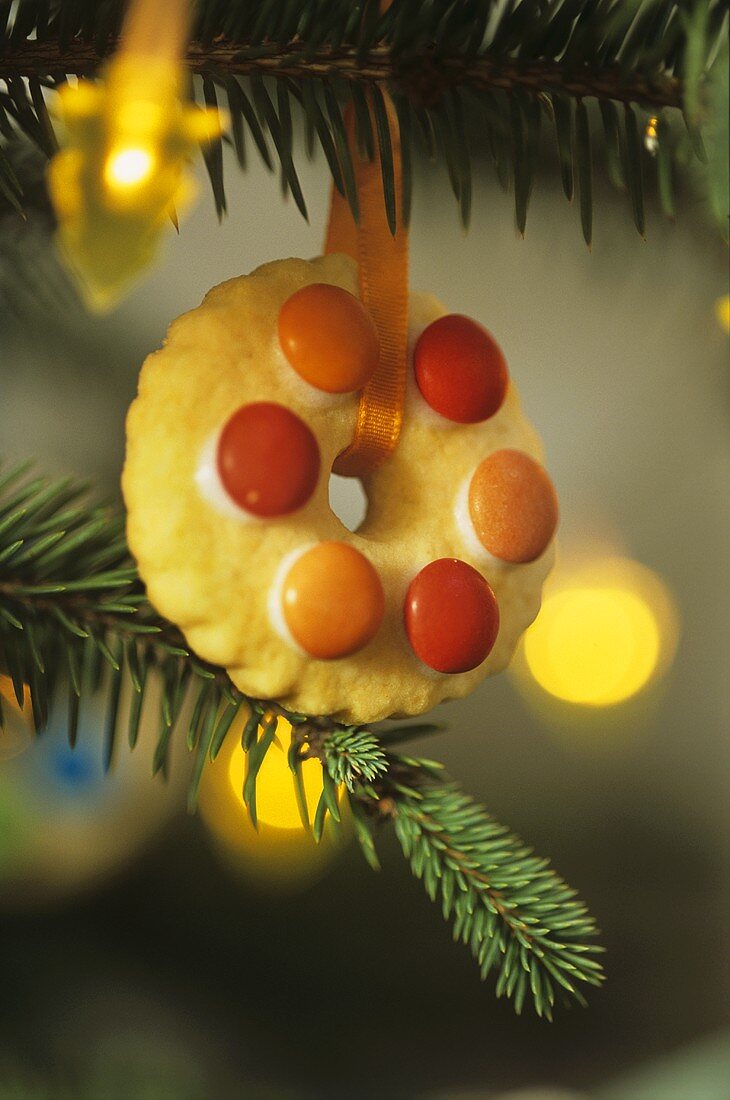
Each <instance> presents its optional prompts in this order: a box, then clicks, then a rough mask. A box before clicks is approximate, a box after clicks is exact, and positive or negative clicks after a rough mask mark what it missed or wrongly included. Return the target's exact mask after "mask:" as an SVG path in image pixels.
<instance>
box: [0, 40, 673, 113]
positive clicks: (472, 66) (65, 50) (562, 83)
mask: <svg viewBox="0 0 730 1100" xmlns="http://www.w3.org/2000/svg"><path fill="white" fill-rule="evenodd" d="M116 44H117V43H116V40H113V39H109V40H108V42H107V43H106V46H105V47H104V48H102V49H100V48H99V45H98V44H97V43H94V42H84V41H81V40H78V39H77V40H74V41H73V42H71V43H70V44H69V45H68V46H65V47H61V45H60V43H59V42H58V41H57V40H55V39H46V40H44V41H42V42H39V41H35V40H34V41H26V42H23V43H22V45H21V46H20V47H19V48H17V49H13V50H9V51H8V52H6V53H5V54H4V55H3V56H2V57H0V80H2V79H3V78H5V77H11V76H21V77H30V76H47V75H48V74H49V73H54V74H57V73H64V74H66V75H76V76H91V75H93V74H94V73H95V72H96V71H97V69H98V68H99V66H100V65H101V63H102V62H103V61H104V59H105V58H106V57H107V56H108V55H109V54H110V53H111V52H113V50H114V49H115V47H116ZM185 62H186V64H187V67H188V68H189V70H190V71H191V72H193V73H202V72H215V71H217V72H220V73H224V74H226V75H236V76H249V75H251V74H254V73H258V74H260V75H262V76H281V77H289V78H292V79H301V78H311V77H335V76H336V77H339V78H340V79H342V80H344V81H349V82H353V83H355V82H357V83H365V84H368V83H382V82H388V83H392V84H395V85H397V86H398V87H400V88H401V89H402V90H403V91H404V92H405V93H406V94H407V95H408V96H409V98H411V99H412V100H413V101H414V102H418V103H426V102H429V101H431V100H432V99H433V97H434V96H435V97H436V98H438V97H439V96H440V95H441V94H442V93H443V91H444V90H445V89H447V88H451V87H456V86H459V87H466V88H471V89H472V90H474V91H483V90H488V89H502V90H505V91H516V90H520V89H521V90H524V91H528V92H558V93H559V92H562V93H563V94H565V95H570V96H574V97H577V98H581V99H582V98H587V97H591V96H598V97H600V98H604V99H614V100H618V101H619V102H622V103H643V104H646V105H647V106H650V107H657V108H659V107H681V106H682V92H683V88H682V82H681V81H680V80H678V79H677V78H676V77H673V76H659V77H649V76H647V75H645V74H643V73H637V72H631V73H628V74H626V73H623V72H622V71H621V69H620V67H619V66H618V65H609V66H606V67H605V68H603V69H599V70H597V71H593V70H592V69H590V68H589V67H588V66H581V65H577V66H575V68H570V67H568V66H566V65H565V64H563V63H561V62H556V61H546V60H541V59H539V60H523V59H521V58H492V57H489V56H488V55H484V56H481V57H479V58H477V59H476V60H465V59H464V58H463V57H460V56H458V55H452V56H448V55H446V56H438V57H437V56H436V55H435V54H426V56H425V57H424V58H421V59H419V60H418V61H417V62H413V61H410V62H404V61H402V60H401V59H399V58H398V57H394V56H393V55H392V53H391V51H390V50H389V49H388V48H387V47H384V46H383V47H377V48H375V49H372V50H370V51H368V52H367V53H366V54H365V55H364V57H362V56H358V53H357V51H356V50H355V49H353V48H349V47H348V48H343V49H337V50H334V49H330V48H326V47H325V48H322V49H320V50H317V51H314V52H306V53H305V51H304V50H303V49H302V48H301V47H298V46H297V45H296V44H295V45H291V46H290V45H285V46H276V47H269V48H267V49H266V50H265V51H264V50H257V51H256V55H255V56H254V55H253V51H247V50H246V48H245V47H244V46H242V45H241V44H240V43H236V44H227V43H221V42H213V43H211V44H207V43H206V44H203V43H200V42H192V43H191V44H190V46H189V47H188V50H187V54H186V58H185Z"/></svg>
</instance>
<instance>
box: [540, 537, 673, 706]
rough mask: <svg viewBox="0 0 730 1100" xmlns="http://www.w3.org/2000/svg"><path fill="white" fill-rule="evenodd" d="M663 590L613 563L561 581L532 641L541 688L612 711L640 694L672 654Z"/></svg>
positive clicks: (633, 568)
mask: <svg viewBox="0 0 730 1100" xmlns="http://www.w3.org/2000/svg"><path fill="white" fill-rule="evenodd" d="M675 635H676V625H675V621H674V614H673V610H672V608H671V601H670V600H669V598H668V595H667V593H666V590H665V589H664V587H663V585H662V582H661V581H660V580H659V578H658V577H656V576H655V575H654V574H652V573H651V572H650V571H649V570H647V569H645V568H644V567H643V566H640V565H638V563H635V562H631V561H627V560H625V559H607V560H605V561H599V562H594V563H592V564H591V565H590V567H588V568H586V567H584V568H583V569H582V570H581V571H580V572H578V573H576V574H575V575H574V576H573V577H572V578H571V576H570V574H568V575H567V576H564V577H563V578H562V579H561V578H560V577H558V579H557V582H556V585H555V586H554V590H553V591H552V592H551V593H550V594H548V595H547V596H546V598H545V600H544V602H543V606H542V610H541V611H540V614H539V615H538V618H537V620H536V621H535V623H533V625H532V626H531V627H530V629H529V630H528V631H527V633H526V635H525V641H524V651H523V652H524V659H525V663H526V665H527V668H528V669H529V671H530V673H531V674H532V677H533V678H534V680H536V681H537V683H538V684H539V685H540V687H542V688H543V689H544V690H545V691H547V692H549V693H550V694H551V695H554V696H556V697H557V698H558V699H563V700H565V701H566V702H569V703H576V704H579V705H582V706H587V707H609V706H613V705H615V704H617V703H622V702H624V701H625V700H626V699H630V698H631V697H632V696H634V695H636V694H637V693H638V692H640V691H641V690H642V689H643V688H644V687H646V685H647V684H648V683H649V682H650V681H651V680H652V679H653V678H654V677H655V676H656V674H657V673H658V671H659V670H660V668H661V665H662V663H663V662H664V661H665V660H666V659H667V658H668V656H669V655H670V651H671V650H672V649H673V646H674V640H675Z"/></svg>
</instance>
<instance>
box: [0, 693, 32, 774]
mask: <svg viewBox="0 0 730 1100" xmlns="http://www.w3.org/2000/svg"><path fill="white" fill-rule="evenodd" d="M0 707H2V716H3V720H2V722H1V723H0V761H3V760H11V759H12V758H13V757H14V756H19V755H20V753H22V752H25V750H26V749H27V748H28V745H29V744H30V743H31V740H32V736H33V725H32V717H31V704H30V691H29V689H28V685H27V684H26V685H25V686H24V688H23V705H22V707H21V706H19V705H18V700H17V698H16V696H15V688H14V687H13V681H12V680H11V679H10V677H9V676H3V675H2V674H0Z"/></svg>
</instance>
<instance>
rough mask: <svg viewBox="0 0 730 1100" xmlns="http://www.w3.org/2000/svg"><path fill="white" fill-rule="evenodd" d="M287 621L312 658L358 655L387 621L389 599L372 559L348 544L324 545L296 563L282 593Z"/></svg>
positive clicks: (326, 658) (308, 552) (321, 544)
mask: <svg viewBox="0 0 730 1100" xmlns="http://www.w3.org/2000/svg"><path fill="white" fill-rule="evenodd" d="M282 605H283V612H284V620H285V622H286V625H287V626H288V628H289V630H290V631H291V634H292V636H293V638H294V639H295V641H297V642H298V643H299V645H300V646H301V647H302V649H304V650H305V651H306V652H307V653H308V654H309V655H310V656H311V657H317V658H319V659H320V660H333V659H335V658H337V657H347V656H349V654H351V653H355V652H356V651H357V650H358V649H362V648H363V646H365V645H367V643H368V642H369V641H370V640H371V639H372V638H373V637H374V636H375V634H376V633H377V631H378V628H379V627H380V624H381V622H382V621H383V614H384V611H385V596H384V594H383V586H382V585H381V583H380V578H379V576H378V574H377V573H376V571H375V569H374V568H373V566H372V565H371V564H370V562H369V561H368V559H367V558H366V557H364V556H363V555H362V554H361V553H360V552H359V551H358V550H355V548H354V547H352V546H348V544H347V543H345V542H320V543H317V545H316V546H313V547H312V549H311V550H307V551H306V552H305V553H304V554H302V556H301V557H300V558H298V559H297V560H296V561H295V562H294V564H293V565H292V567H291V569H290V570H289V572H288V573H287V575H286V578H285V580H284V586H283V591H282Z"/></svg>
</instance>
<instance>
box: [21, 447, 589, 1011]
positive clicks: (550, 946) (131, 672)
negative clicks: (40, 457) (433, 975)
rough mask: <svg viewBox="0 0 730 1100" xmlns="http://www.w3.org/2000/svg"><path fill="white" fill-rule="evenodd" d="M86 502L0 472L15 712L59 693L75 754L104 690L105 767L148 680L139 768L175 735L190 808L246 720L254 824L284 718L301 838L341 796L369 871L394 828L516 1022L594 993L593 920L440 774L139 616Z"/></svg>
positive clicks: (135, 584)
mask: <svg viewBox="0 0 730 1100" xmlns="http://www.w3.org/2000/svg"><path fill="white" fill-rule="evenodd" d="M84 494H85V487H84V486H82V485H80V484H77V483H75V482H73V481H72V480H71V479H67V478H65V479H59V480H55V481H54V480H47V479H43V478H35V477H32V476H31V475H30V473H29V471H28V469H27V467H25V466H19V467H14V468H11V469H8V470H6V471H3V470H2V469H1V468H0V671H2V672H4V673H6V674H7V675H9V676H10V677H11V679H12V683H13V688H14V691H15V695H16V698H17V700H18V704H19V705H20V706H23V704H24V700H25V694H26V687H28V688H29V689H30V699H31V707H32V717H33V721H34V724H35V728H36V731H37V732H38V733H39V734H40V733H42V731H43V729H44V727H45V726H46V724H47V722H48V720H49V715H50V713H51V710H52V707H53V705H54V697H55V695H56V693H59V694H61V695H62V696H65V698H66V701H67V707H68V735H69V739H70V741H71V743H72V744H74V743H75V740H76V731H77V728H78V721H79V711H80V707H81V706H82V705H84V704H85V703H86V702H87V701H88V700H89V699H90V698H91V696H92V695H93V694H94V693H96V692H97V691H98V689H100V688H103V689H104V700H105V716H104V720H103V721H104V729H105V738H104V748H103V752H104V761H105V764H106V766H107V767H109V766H110V765H111V764H112V761H113V756H114V746H115V741H116V737H117V732H118V726H119V709H120V700H121V697H122V692H123V689H124V688H125V685H126V690H128V691H129V692H130V693H131V704H130V707H129V719H128V725H127V733H128V738H129V742H130V745H131V746H134V745H135V743H136V741H137V737H138V733H139V729H140V723H141V720H142V713H143V706H144V701H145V693H146V689H147V687H148V684H149V680H150V673H151V672H152V671H153V670H154V673H155V675H156V677H157V679H158V681H159V683H160V685H161V690H160V692H159V704H158V711H157V719H156V720H157V723H158V730H159V732H158V738H157V742H156V746H155V749H154V753H153V771H154V772H158V771H163V772H164V770H165V768H166V764H167V760H168V754H169V751H170V745H171V742H172V739H173V737H174V736H175V735H176V734H177V735H179V736H185V739H186V743H187V747H188V749H189V750H190V751H191V752H193V753H194V754H195V763H194V768H193V778H192V781H191V786H190V794H189V805H190V808H191V809H193V808H194V806H195V802H196V798H197V793H198V789H199V787H200V783H201V780H202V776H203V771H204V768H205V766H206V763H207V761H209V760H214V759H215V758H216V756H217V755H218V753H219V752H220V750H221V748H222V746H223V744H224V741H225V739H226V737H228V736H229V735H230V732H231V728H232V726H233V723H234V719H235V718H236V715H237V714H238V713H239V711H240V710H241V709H242V708H244V710H245V713H246V722H245V724H244V725H243V730H242V734H241V741H242V745H243V748H244V750H245V752H246V754H247V756H246V769H245V782H244V788H243V792H242V793H243V799H244V801H245V803H246V805H247V807H248V810H249V814H250V816H251V819H252V821H253V822H254V824H256V818H257V814H256V784H257V777H258V774H259V771H260V768H261V765H262V764H263V762H264V760H265V758H266V754H267V752H268V751H269V749H270V748H271V746H272V745H273V744H274V742H275V740H276V739H277V738H280V737H281V736H283V734H282V732H281V727H282V723H281V721H280V719H281V717H282V716H283V717H285V718H286V719H287V720H288V722H289V723H290V725H291V731H292V732H291V738H290V740H291V744H290V746H288V748H289V763H290V766H291V770H292V773H293V780H294V787H295V791H296V793H297V796H298V802H299V806H300V811H301V813H302V817H303V820H304V822H305V824H306V825H307V826H308V827H309V826H310V825H311V829H312V832H313V834H314V837H315V838H316V839H317V840H319V839H321V837H322V835H323V832H324V829H325V824H326V822H327V821H328V820H330V821H331V822H332V823H333V824H334V825H335V826H336V825H338V824H339V822H340V820H341V811H340V798H341V795H342V790H343V789H344V790H345V791H346V792H347V797H348V798H349V801H350V804H351V806H352V809H353V821H354V826H355V832H356V835H357V837H358V840H359V842H360V845H361V848H362V850H363V853H364V855H365V857H366V858H367V860H368V862H369V863H370V864H371V866H373V867H377V865H378V863H377V856H376V854H375V845H374V842H373V835H372V829H373V825H374V823H375V822H376V821H392V823H393V825H394V827H395V832H396V835H397V837H398V840H399V842H400V845H401V847H402V849H403V852H404V854H405V856H406V858H407V859H408V861H409V864H410V867H411V870H412V871H413V873H414V874H415V875H416V876H417V877H418V878H422V879H423V881H424V885H425V887H426V890H427V892H428V894H429V896H430V897H431V898H432V899H436V897H440V899H441V903H442V910H443V914H444V917H445V918H447V919H448V918H449V917H452V918H453V920H454V935H455V937H456V938H458V939H461V940H463V941H464V942H465V943H468V944H469V945H470V947H471V950H472V952H473V954H474V956H475V958H476V959H477V962H478V963H479V966H480V969H481V973H482V976H483V977H486V975H487V974H488V973H489V972H490V971H492V970H496V971H497V992H498V994H502V993H504V994H506V995H508V996H512V997H513V999H514V1004H515V1007H516V1008H517V1010H518V1011H519V1010H520V1009H521V1008H522V1005H523V1003H524V1000H525V998H526V996H527V994H528V992H529V993H530V995H531V998H532V1000H533V1002H534V1005H535V1008H536V1010H537V1012H538V1013H539V1014H541V1015H544V1016H547V1017H550V1016H551V1013H552V1007H553V1004H554V1001H555V996H556V993H557V992H560V991H561V990H562V991H563V992H567V993H568V994H570V996H572V997H573V998H575V999H578V1000H582V995H581V993H580V991H579V989H578V988H577V983H588V984H594V985H596V984H598V983H599V982H600V980H601V968H600V965H599V964H598V963H597V962H596V960H595V958H594V955H595V953H596V952H597V950H598V948H597V947H595V946H593V945H592V943H591V941H592V938H593V936H594V935H595V927H594V925H593V922H592V920H591V919H590V917H588V916H587V914H586V910H585V907H584V906H583V905H582V904H581V903H579V902H578V901H576V900H575V895H574V893H573V891H572V890H570V889H569V888H568V887H567V886H565V884H564V883H563V882H562V881H561V880H560V879H558V877H557V876H556V875H555V873H554V872H553V871H551V870H550V869H549V868H548V866H547V863H546V861H545V860H541V859H539V858H537V857H536V856H534V855H532V853H531V852H530V851H529V849H527V848H525V846H524V845H523V844H522V842H521V841H520V840H518V839H517V838H516V837H514V836H513V835H512V834H511V833H509V832H508V831H507V830H506V829H504V828H503V827H502V826H500V825H497V824H496V823H495V822H494V821H493V820H492V819H491V818H490V817H489V815H488V814H487V813H486V811H485V810H484V809H483V808H482V807H481V806H479V805H478V804H477V803H475V802H474V801H473V800H472V799H470V798H468V797H467V796H465V795H463V794H462V793H461V792H460V791H459V790H458V788H457V787H456V786H455V784H453V783H452V782H451V781H450V780H447V779H445V778H444V777H443V775H442V769H441V766H440V765H438V764H435V763H433V762H431V761H425V760H418V759H414V758H411V757H406V756H403V755H396V754H394V753H393V752H391V751H390V748H389V747H388V748H386V747H384V744H383V743H381V740H380V735H379V734H378V733H376V732H375V731H373V730H370V729H366V728H362V727H358V726H351V725H343V724H342V723H338V722H335V721H332V720H330V719H327V718H322V717H310V716H307V715H303V714H296V713H293V712H291V711H287V710H286V709H284V708H282V707H280V706H279V705H278V704H276V703H272V702H271V701H268V700H260V699H253V698H250V697H248V696H246V695H244V694H243V693H241V692H240V691H238V689H237V688H236V687H235V686H234V685H233V684H232V683H231V681H230V679H229V677H228V675H227V674H226V672H225V671H224V670H223V669H221V668H217V667H216V666H214V665H210V664H209V663H207V662H205V661H202V660H200V659H199V658H198V657H197V656H196V655H195V654H194V653H192V652H191V650H190V649H189V647H188V646H187V644H186V643H185V641H184V639H183V637H182V635H181V634H180V632H179V631H178V630H177V628H176V627H175V626H173V624H171V623H169V622H168V621H167V620H165V619H163V618H161V617H160V616H159V615H158V614H157V613H156V612H155V610H154V609H153V607H152V606H151V605H150V603H149V601H148V600H147V597H146V595H145V592H144V589H143V587H142V585H141V582H140V580H139V577H138V575H137V571H136V569H135V567H134V564H133V563H132V561H131V559H130V557H129V553H128V551H127V547H126V544H125V540H124V521H123V517H122V515H121V514H120V513H119V512H118V511H117V510H116V509H114V508H112V507H110V506H93V505H89V504H87V503H85V501H84ZM148 715H149V711H148ZM2 721H3V717H2V704H1V700H0V726H2ZM439 728H440V727H438V726H430V725H423V724H414V725H405V726H394V727H392V728H391V729H390V730H389V731H386V732H385V733H384V734H383V735H382V738H383V742H385V743H387V745H388V746H390V745H391V744H396V743H402V742H404V741H407V740H408V739H409V737H412V736H422V735H423V734H424V733H426V732H434V731H436V730H438V729H439ZM282 747H287V746H282ZM308 757H309V758H311V757H315V758H317V759H319V760H320V761H321V763H322V790H321V795H320V798H319V801H318V804H317V807H316V810H315V813H314V816H313V820H312V822H311V823H310V822H309V820H308V816H307V802H306V798H305V797H304V792H303V785H302V778H301V768H302V762H303V760H304V759H306V758H308Z"/></svg>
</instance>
